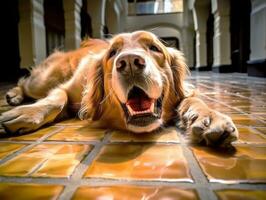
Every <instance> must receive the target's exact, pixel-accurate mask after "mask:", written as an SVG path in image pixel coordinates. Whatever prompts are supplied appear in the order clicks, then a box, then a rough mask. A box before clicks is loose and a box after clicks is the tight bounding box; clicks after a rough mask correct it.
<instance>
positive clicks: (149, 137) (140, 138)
mask: <svg viewBox="0 0 266 200" xmlns="http://www.w3.org/2000/svg"><path fill="white" fill-rule="evenodd" d="M111 142H173V143H179V142H180V138H179V133H178V131H177V130H176V128H166V129H164V130H163V131H160V132H156V133H145V134H133V133H128V132H123V131H114V132H113V133H112V137H111Z"/></svg>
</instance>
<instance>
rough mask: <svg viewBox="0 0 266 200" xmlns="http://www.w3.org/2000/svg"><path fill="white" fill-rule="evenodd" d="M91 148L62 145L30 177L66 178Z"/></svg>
mask: <svg viewBox="0 0 266 200" xmlns="http://www.w3.org/2000/svg"><path fill="white" fill-rule="evenodd" d="M91 148H92V147H91V146H88V145H64V146H62V148H60V149H59V150H58V151H57V152H56V154H54V155H52V156H51V157H50V158H49V159H48V160H47V161H46V162H45V163H44V164H43V165H42V166H41V167H40V168H39V169H38V170H37V171H36V172H35V173H33V174H32V176H36V177H40V176H42V177H68V176H70V175H71V174H72V172H73V171H74V169H75V168H76V166H77V165H78V164H79V163H80V161H81V160H82V159H83V158H84V156H85V155H86V154H87V153H88V152H89V151H90V150H91Z"/></svg>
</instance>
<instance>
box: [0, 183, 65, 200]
mask: <svg viewBox="0 0 266 200" xmlns="http://www.w3.org/2000/svg"><path fill="white" fill-rule="evenodd" d="M62 190H63V186H60V185H37V184H15V183H0V199H2V200H13V199H16V200H40V199H57V198H58V196H59V194H60V193H61V192H62Z"/></svg>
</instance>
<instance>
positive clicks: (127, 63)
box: [116, 54, 146, 73]
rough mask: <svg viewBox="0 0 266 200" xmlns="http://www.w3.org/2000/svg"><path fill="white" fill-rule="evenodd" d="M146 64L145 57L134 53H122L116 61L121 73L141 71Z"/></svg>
mask: <svg viewBox="0 0 266 200" xmlns="http://www.w3.org/2000/svg"><path fill="white" fill-rule="evenodd" d="M145 66H146V63H145V60H144V58H143V57H141V56H139V55H134V54H127V55H122V56H120V57H119V58H118V59H117V61H116V69H117V71H118V72H121V73H135V72H141V71H142V70H143V69H144V68H145Z"/></svg>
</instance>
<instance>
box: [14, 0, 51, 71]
mask: <svg viewBox="0 0 266 200" xmlns="http://www.w3.org/2000/svg"><path fill="white" fill-rule="evenodd" d="M19 17H20V19H19V50H20V57H21V63H20V65H21V67H22V68H28V67H30V66H34V65H36V64H38V63H40V62H41V61H42V60H43V59H44V58H45V57H46V43H45V27H44V9H43V0H20V1H19Z"/></svg>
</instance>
